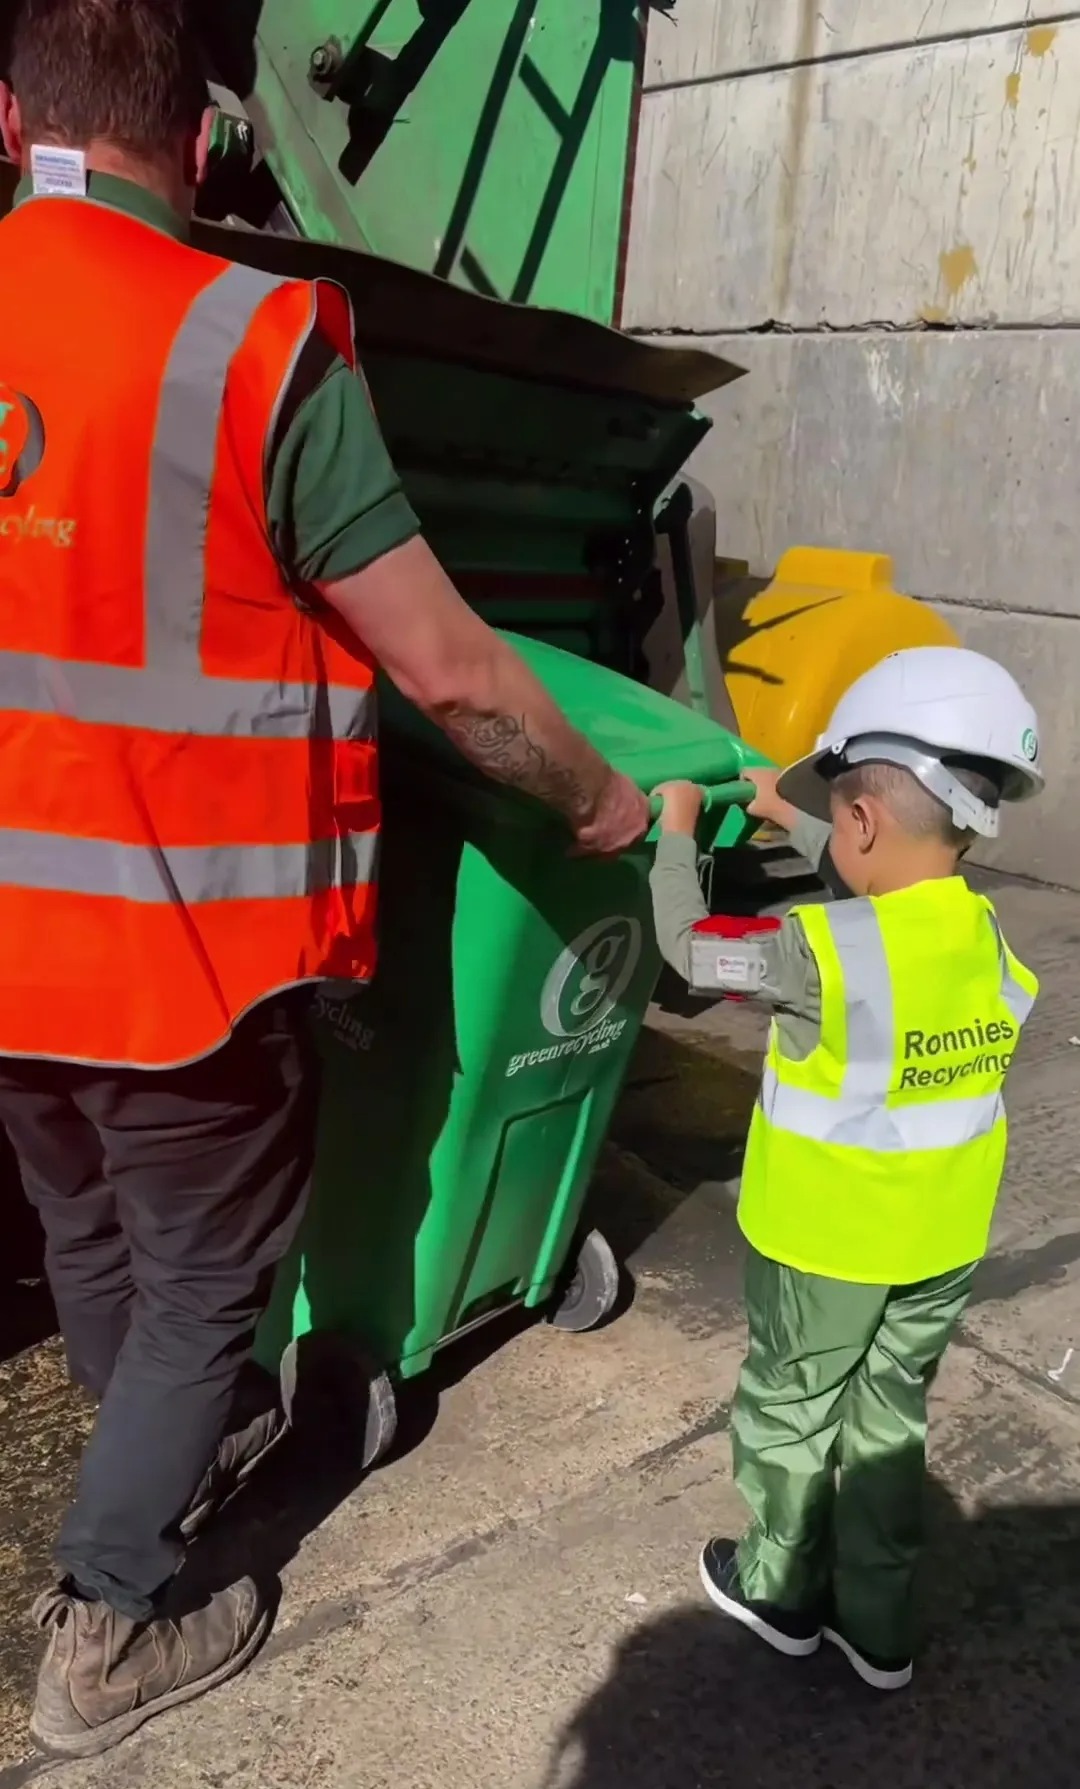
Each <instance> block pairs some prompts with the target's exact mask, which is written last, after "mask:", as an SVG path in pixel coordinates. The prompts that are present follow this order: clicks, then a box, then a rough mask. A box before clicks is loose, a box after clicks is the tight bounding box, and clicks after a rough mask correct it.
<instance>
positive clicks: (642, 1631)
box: [546, 1482, 1080, 1789]
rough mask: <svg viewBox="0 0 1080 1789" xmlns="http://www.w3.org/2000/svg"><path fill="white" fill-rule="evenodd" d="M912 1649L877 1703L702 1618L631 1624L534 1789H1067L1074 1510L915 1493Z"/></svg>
mask: <svg viewBox="0 0 1080 1789" xmlns="http://www.w3.org/2000/svg"><path fill="white" fill-rule="evenodd" d="M928 1515H929V1529H930V1534H929V1545H928V1552H927V1566H926V1570H925V1573H924V1577H925V1583H924V1587H923V1597H924V1608H925V1629H926V1633H925V1647H924V1650H923V1652H922V1654H921V1656H920V1660H919V1665H918V1670H917V1674H916V1679H915V1683H914V1685H913V1686H912V1688H911V1689H910V1690H908V1691H906V1692H903V1693H901V1694H898V1695H896V1696H892V1697H884V1696H881V1695H880V1694H877V1693H875V1692H874V1691H871V1690H869V1689H867V1688H866V1687H865V1686H864V1685H862V1684H861V1683H860V1682H859V1681H858V1679H857V1678H855V1677H854V1675H853V1674H852V1672H851V1671H850V1669H849V1668H848V1667H847V1666H846V1665H845V1664H844V1663H843V1661H842V1660H841V1659H840V1658H839V1656H838V1655H837V1654H836V1653H835V1652H834V1651H833V1650H832V1649H823V1651H822V1652H821V1653H820V1654H819V1655H818V1656H817V1657H815V1658H813V1659H810V1660H807V1661H802V1662H798V1663H796V1662H794V1661H789V1660H786V1659H781V1658H780V1657H779V1656H778V1655H776V1654H775V1653H771V1652H770V1651H769V1650H768V1649H767V1648H766V1647H764V1646H762V1645H761V1643H760V1642H758V1641H755V1640H754V1639H752V1638H751V1637H750V1636H749V1635H748V1634H746V1633H745V1632H744V1631H743V1630H742V1629H739V1628H736V1627H734V1626H733V1625H732V1624H730V1623H727V1622H725V1621H724V1620H723V1618H722V1617H720V1616H718V1615H716V1614H714V1613H713V1612H712V1611H711V1610H709V1609H708V1608H705V1607H702V1608H692V1607H687V1608H685V1609H681V1610H676V1611H675V1612H673V1613H671V1614H669V1615H665V1616H663V1617H662V1618H660V1619H659V1620H657V1621H652V1622H647V1623H645V1624H643V1625H642V1626H641V1627H640V1628H639V1629H638V1630H637V1631H636V1632H635V1633H634V1634H633V1635H632V1636H631V1637H630V1638H629V1639H628V1640H626V1641H625V1642H624V1643H623V1644H622V1646H621V1647H620V1648H619V1650H618V1652H617V1654H616V1657H615V1662H614V1665H613V1668H612V1671H611V1674H610V1676H609V1678H608V1680H607V1682H606V1683H605V1684H604V1685H603V1687H602V1688H601V1689H600V1690H599V1691H598V1692H597V1693H596V1694H595V1695H594V1696H592V1697H590V1698H589V1700H588V1701H587V1702H586V1703H585V1704H584V1705H583V1707H582V1708H581V1709H580V1710H579V1712H578V1713H577V1715H576V1716H575V1717H574V1719H573V1720H572V1721H571V1722H570V1723H569V1724H568V1726H567V1728H566V1729H565V1731H564V1733H563V1735H562V1737H561V1740H560V1742H559V1745H558V1748H557V1751H556V1754H555V1756H554V1758H553V1760H552V1766H551V1771H550V1774H549V1778H548V1784H547V1786H546V1789H555V1786H556V1785H557V1786H558V1789H703V1786H706V1785H710V1786H711V1785H717V1786H718V1789H719V1786H726V1785H731V1786H732V1789H749V1786H750V1785H753V1789H791V1786H792V1785H793V1784H797V1785H798V1786H799V1789H865V1785H867V1784H868V1783H873V1782H877V1783H880V1784H882V1785H884V1786H887V1789H1006V1785H1008V1786H1009V1789H1012V1786H1013V1785H1015V1784H1017V1783H1026V1782H1032V1783H1038V1784H1039V1785H1040V1789H1074V1786H1075V1784H1076V1783H1077V1782H1078V1781H1080V1701H1078V1699H1077V1696H1076V1683H1077V1675H1078V1671H1080V1611H1078V1608H1077V1599H1076V1584H1077V1580H1078V1576H1080V1509H1078V1508H1076V1507H1075V1506H1072V1505H1068V1506H1060V1507H1045V1506H1044V1507H1033V1508H1002V1509H996V1510H988V1511H984V1512H982V1513H981V1514H980V1515H979V1516H978V1517H977V1518H976V1519H975V1520H972V1521H967V1520H965V1519H964V1517H963V1515H962V1513H961V1511H960V1509H959V1508H958V1506H957V1505H956V1503H955V1502H954V1500H953V1499H952V1497H951V1496H950V1494H949V1493H948V1492H947V1491H946V1490H945V1489H944V1488H943V1487H942V1486H941V1485H940V1484H937V1483H936V1482H935V1483H932V1484H931V1486H930V1489H929V1512H928Z"/></svg>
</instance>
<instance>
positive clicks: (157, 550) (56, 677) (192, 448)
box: [0, 266, 375, 740]
mask: <svg viewBox="0 0 1080 1789" xmlns="http://www.w3.org/2000/svg"><path fill="white" fill-rule="evenodd" d="M283 284H285V281H284V280H282V279H280V278H277V277H275V276H273V275H271V274H266V273H262V272H260V271H258V270H257V269H255V268H251V267H239V266H235V267H228V268H226V269H225V271H224V272H223V273H221V274H219V275H218V277H217V278H216V279H214V280H212V281H211V282H210V284H209V285H208V286H206V287H205V288H204V289H203V291H202V292H200V293H199V295H198V297H197V298H196V299H195V300H194V302H193V304H192V305H191V306H190V308H189V310H188V312H187V315H186V316H185V318H184V321H183V323H182V324H181V326H180V328H179V329H178V330H177V333H176V338H175V340H174V342H173V345H172V349H171V351H170V354H169V358H168V362H167V364H166V369H165V376H164V380H163V384H162V390H161V397H160V402H159V407H158V415H157V423H156V427H155V433H154V442H153V453H152V460H151V472H150V494H149V508H148V514H147V529H146V557H145V586H146V615H145V629H146V636H145V639H146V645H145V660H146V662H145V668H144V667H128V666H120V665H109V664H100V663H97V662H88V661H86V660H60V659H53V658H47V657H39V656H37V655H35V654H32V653H19V652H0V708H10V709H15V710H22V711H23V712H26V713H31V714H63V715H71V716H73V717H75V718H77V719H78V720H82V721H88V722H91V723H97V724H101V725H106V726H125V725H126V726H132V727H137V728H139V729H140V730H146V731H150V732H157V733H179V734H185V733H192V734H200V735H203V736H206V737H214V738H217V737H236V738H245V737H246V738H252V737H256V738H272V739H304V738H330V739H349V740H357V739H369V738H371V737H372V736H373V734H374V731H375V706H374V699H373V697H372V694H371V692H370V691H369V690H366V689H353V688H351V687H349V686H346V685H341V684H338V685H330V686H329V687H328V688H322V687H316V686H313V685H312V686H308V685H304V684H299V683H281V682H276V681H274V680H271V679H266V678H254V679H250V680H249V679H246V678H219V677H213V676H209V675H207V674H206V673H205V672H204V671H203V669H202V665H201V662H200V653H199V647H200V635H201V627H202V608H203V601H204V596H205V587H206V580H205V553H206V529H207V518H208V514H209V508H210V494H211V489H212V486H213V479H214V466H215V459H216V454H217V440H218V431H219V428H220V425H221V415H222V406H223V402H224V396H225V382H226V379H227V377H228V372H229V366H230V363H231V361H232V358H233V355H234V354H235V353H236V352H237V350H238V349H239V348H240V346H241V344H242V343H243V341H244V338H245V336H246V334H247V332H248V330H249V328H250V327H251V323H252V320H253V318H254V316H255V313H256V311H257V310H258V308H259V306H260V304H262V302H263V300H264V299H265V298H267V297H268V296H269V294H270V293H271V292H272V291H274V290H275V289H276V288H277V287H278V286H280V285H283Z"/></svg>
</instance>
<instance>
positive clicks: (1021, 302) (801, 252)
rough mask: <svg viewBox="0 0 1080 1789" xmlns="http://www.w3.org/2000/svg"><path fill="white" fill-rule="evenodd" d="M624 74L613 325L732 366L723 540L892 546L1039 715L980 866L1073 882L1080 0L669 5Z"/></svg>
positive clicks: (753, 546) (762, 568)
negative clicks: (631, 75)
mask: <svg viewBox="0 0 1080 1789" xmlns="http://www.w3.org/2000/svg"><path fill="white" fill-rule="evenodd" d="M646 83H647V91H646V94H645V97H644V101H643V107H642V118H641V129H640V139H639V152H638V163H637V170H636V190H635V197H634V210H633V213H632V229H631V243H630V253H629V262H628V277H627V292H626V300H625V306H624V312H623V323H624V326H626V327H628V328H631V329H634V330H639V331H643V332H647V333H661V332H663V333H671V334H675V335H693V336H694V338H695V340H696V342H697V345H698V346H715V348H716V350H717V351H718V352H720V353H722V354H724V355H725V356H728V357H729V358H731V359H732V360H735V361H737V362H739V363H740V364H742V365H743V366H745V367H746V368H747V369H748V373H749V376H748V377H747V378H745V379H744V380H742V381H741V382H740V383H739V384H737V385H735V386H734V387H731V388H729V389H728V390H727V391H726V392H723V393H721V394H719V395H718V397H717V398H716V400H715V402H712V401H710V404H709V407H710V408H711V409H712V411H713V414H714V415H715V418H716V427H715V429H714V431H713V433H712V435H711V436H710V437H709V438H708V440H707V441H706V442H705V444H704V446H703V448H702V449H701V450H700V453H699V455H698V458H697V462H696V466H695V470H696V471H697V473H698V476H699V477H701V478H703V479H704V481H705V482H706V483H707V484H709V485H710V487H711V488H712V489H713V491H714V492H715V495H716V498H717V507H718V518H719V536H720V551H721V552H723V553H724V554H726V555H729V556H731V557H734V558H743V559H746V560H748V561H749V562H750V566H751V569H752V570H753V571H755V572H768V571H770V570H771V569H772V567H773V566H774V565H775V562H776V560H777V558H778V557H779V555H780V553H781V552H782V551H783V549H784V548H785V547H786V546H790V545H794V544H797V543H799V544H825V545H832V546H849V547H863V548H873V549H875V550H880V551H884V552H887V553H890V554H891V555H892V556H893V558H894V561H895V565H896V582H897V585H898V586H899V587H900V588H902V589H907V590H910V591H912V592H913V593H915V594H917V595H919V596H921V597H924V598H926V599H928V600H930V601H933V602H935V603H936V604H938V605H940V607H941V608H942V610H943V612H944V613H946V614H947V615H948V617H949V619H950V620H951V621H952V622H953V623H954V625H956V626H957V628H958V629H959V631H960V633H961V634H962V636H963V637H964V639H965V640H966V641H967V642H968V643H970V644H971V645H973V646H977V647H979V648H980V649H982V650H985V651H988V652H992V653H994V654H996V655H997V656H999V657H1001V658H1002V659H1003V660H1004V661H1005V662H1006V663H1008V664H1009V665H1010V666H1011V667H1012V669H1013V670H1014V671H1015V672H1016V673H1017V675H1018V676H1020V678H1021V680H1022V681H1023V682H1024V684H1025V687H1026V688H1027V689H1028V691H1029V693H1030V694H1031V696H1032V698H1033V699H1034V701H1035V702H1036V704H1037V705H1038V707H1039V709H1040V718H1041V724H1042V731H1043V736H1044V740H1045V743H1046V747H1047V754H1048V762H1049V768H1050V772H1051V776H1052V784H1051V788H1050V790H1049V792H1048V794H1047V795H1046V796H1045V797H1044V798H1043V800H1042V801H1041V802H1040V803H1038V804H1037V806H1035V807H1032V808H1030V809H1028V810H1020V811H1018V812H1017V813H1016V814H1015V815H1014V816H1011V819H1012V824H1011V825H1010V827H1009V829H1008V833H1007V836H1006V838H1005V840H1003V842H1002V844H1001V845H1000V846H998V847H997V848H996V853H995V861H997V862H999V863H1000V864H1001V865H1002V866H1003V867H1007V868H1012V869H1016V870H1019V871H1023V872H1025V873H1027V874H1035V875H1039V876H1042V877H1045V878H1046V879H1048V880H1055V881H1063V882H1068V883H1069V884H1071V885H1072V886H1080V818H1078V819H1077V820H1074V818H1073V807H1074V802H1075V803H1078V804H1080V765H1078V766H1077V767H1076V768H1075V769H1074V767H1073V763H1074V757H1075V755H1076V752H1075V746H1076V742H1077V737H1078V735H1077V724H1076V723H1077V708H1078V706H1080V625H1078V624H1077V623H1078V620H1080V504H1078V501H1077V495H1078V490H1080V7H1077V8H1075V9H1072V10H1070V9H1068V8H1064V7H1062V6H1060V5H1054V4H1052V3H1051V0H1029V3H1028V4H1026V5H1025V3H1024V0H830V3H829V4H827V5H822V4H821V0H674V5H673V6H672V8H671V11H670V12H669V13H654V14H653V16H652V20H651V24H650V33H649V53H648V66H647V73H646ZM703 338H704V339H703Z"/></svg>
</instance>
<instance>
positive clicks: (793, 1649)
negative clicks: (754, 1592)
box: [698, 1540, 821, 1659]
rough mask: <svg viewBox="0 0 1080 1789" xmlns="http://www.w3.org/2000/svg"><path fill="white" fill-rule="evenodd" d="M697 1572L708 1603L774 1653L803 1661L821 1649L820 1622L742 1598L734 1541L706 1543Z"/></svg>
mask: <svg viewBox="0 0 1080 1789" xmlns="http://www.w3.org/2000/svg"><path fill="white" fill-rule="evenodd" d="M698 1569H699V1571H700V1573H701V1582H702V1584H703V1586H704V1588H705V1594H706V1596H707V1597H708V1599H709V1601H710V1602H711V1603H715V1604H716V1607H717V1608H718V1609H721V1610H722V1611H723V1613H724V1614H725V1615H729V1616H730V1617H731V1619H732V1621H738V1622H741V1624H742V1626H743V1627H745V1628H749V1630H750V1632H751V1633H752V1634H756V1635H757V1636H758V1639H759V1640H764V1641H765V1642H766V1643H767V1644H768V1645H769V1646H772V1647H774V1648H775V1650H776V1651H777V1652H782V1653H784V1654H785V1655H786V1656H787V1657H788V1658H789V1659H806V1658H809V1657H810V1654H811V1653H813V1652H816V1651H817V1649H818V1647H819V1646H820V1645H821V1622H820V1621H819V1620H818V1618H817V1616H816V1615H810V1614H805V1615H804V1614H803V1613H801V1612H800V1611H799V1610H798V1609H778V1608H776V1606H775V1605H774V1604H773V1603H753V1602H751V1601H750V1600H749V1598H748V1597H746V1596H745V1595H744V1593H743V1588H742V1585H741V1583H740V1582H739V1562H738V1560H737V1558H736V1556H735V1543H734V1542H733V1541H724V1540H711V1541H707V1542H706V1544H705V1546H704V1547H703V1548H702V1550H701V1559H700V1562H699V1566H698Z"/></svg>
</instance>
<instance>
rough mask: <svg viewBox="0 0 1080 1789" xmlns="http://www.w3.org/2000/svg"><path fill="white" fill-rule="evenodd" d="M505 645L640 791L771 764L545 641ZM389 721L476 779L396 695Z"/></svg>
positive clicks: (702, 718) (657, 697) (674, 706)
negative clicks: (762, 764)
mask: <svg viewBox="0 0 1080 1789" xmlns="http://www.w3.org/2000/svg"><path fill="white" fill-rule="evenodd" d="M504 637H505V638H506V639H507V640H509V641H510V643H511V645H512V646H514V648H515V649H516V650H517V651H518V652H520V654H521V656H522V658H523V659H525V660H526V662H527V663H528V664H529V665H530V666H531V668H532V670H533V671H535V673H536V675H537V677H539V679H540V681H541V683H542V684H544V686H545V688H546V689H548V690H549V691H550V693H551V695H552V696H553V697H554V698H555V700H556V702H558V704H559V706H560V708H561V709H562V710H563V712H564V714H565V715H566V717H567V719H568V720H569V721H570V722H571V723H572V724H573V725H574V726H575V727H577V728H578V729H579V731H580V732H582V733H584V735H585V737H586V738H587V739H589V740H591V742H592V744H593V745H595V747H596V749H597V751H599V752H601V753H602V754H603V756H604V757H605V758H607V760H608V762H609V763H610V764H612V765H614V767H615V768H616V770H621V771H622V772H623V773H624V775H626V776H628V777H630V779H631V780H632V781H633V782H635V783H636V784H637V786H638V788H639V789H644V790H646V791H648V790H650V789H653V788H655V787H656V784H657V783H662V782H667V781H670V780H672V779H676V778H683V777H685V778H687V779H688V780H689V781H690V782H695V783H722V782H727V781H728V780H730V779H731V778H734V777H738V776H739V775H740V773H741V771H742V768H743V766H744V765H747V764H761V763H763V762H764V760H763V759H762V757H761V755H760V753H759V752H756V751H754V749H753V747H752V746H749V745H747V744H746V743H745V742H744V741H743V740H741V739H739V738H738V737H737V735H736V734H734V733H730V732H729V731H728V729H727V728H726V727H721V726H720V725H719V724H718V723H717V722H716V721H712V720H709V719H708V717H707V716H706V715H703V714H699V713H698V712H697V711H696V710H695V709H692V708H685V707H683V705H682V703H680V702H674V701H672V699H671V697H670V696H664V695H661V694H660V692H659V691H658V690H653V689H649V688H648V686H647V685H646V684H642V683H635V682H633V680H632V679H631V678H629V677H624V676H623V675H622V674H621V672H618V671H611V670H608V668H607V667H606V666H605V665H597V664H594V663H593V662H592V660H591V659H585V658H578V657H577V656H576V654H574V653H571V652H564V651H562V649H561V648H560V647H558V646H549V645H548V644H547V643H546V642H544V641H542V640H532V639H527V638H526V637H525V636H523V635H521V634H513V633H506V634H505V636H504ZM383 719H384V723H385V725H386V727H387V729H388V731H389V732H390V733H392V734H395V735H397V736H398V737H404V738H405V739H406V740H408V741H410V742H413V743H417V744H421V743H422V744H423V745H424V747H425V748H426V749H428V750H432V751H434V752H435V753H436V754H437V755H438V756H439V757H440V758H445V759H446V761H447V764H448V765H449V763H450V762H451V761H456V763H457V764H458V765H459V766H460V771H461V774H462V775H464V776H467V777H468V776H470V775H471V774H473V773H471V772H470V768H469V767H468V766H467V765H466V764H465V762H464V760H463V759H460V758H459V757H458V755H457V753H456V752H454V750H453V748H452V746H450V745H449V744H448V743H447V742H446V741H444V740H443V737H442V735H441V734H439V733H437V732H436V730H435V729H434V728H433V727H430V726H429V724H428V723H427V722H426V721H424V720H423V719H422V717H421V716H420V715H419V714H418V713H417V711H416V710H415V709H414V708H412V707H411V706H410V705H409V704H407V703H405V702H403V701H402V699H401V697H400V696H397V695H396V692H393V693H391V694H390V696H389V699H388V701H387V702H386V703H385V705H384V710H383Z"/></svg>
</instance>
